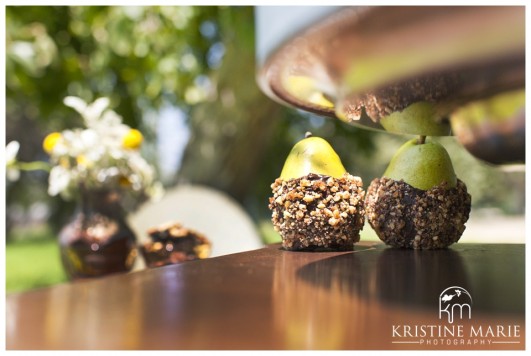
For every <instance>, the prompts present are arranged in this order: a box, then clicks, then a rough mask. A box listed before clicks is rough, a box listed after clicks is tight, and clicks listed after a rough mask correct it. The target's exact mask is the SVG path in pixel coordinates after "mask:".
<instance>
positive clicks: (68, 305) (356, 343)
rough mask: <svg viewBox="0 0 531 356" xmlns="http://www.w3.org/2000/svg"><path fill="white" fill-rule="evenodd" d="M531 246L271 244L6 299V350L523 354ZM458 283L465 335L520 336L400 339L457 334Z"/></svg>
mask: <svg viewBox="0 0 531 356" xmlns="http://www.w3.org/2000/svg"><path fill="white" fill-rule="evenodd" d="M524 250H525V248H524V245H472V244H456V245H454V246H452V248H450V249H448V250H441V251H410V250H397V249H391V248H387V247H384V246H383V245H381V244H372V243H362V244H358V245H356V247H355V251H353V252H341V253H332V252H326V253H324V252H318V253H315V252H314V253H310V252H289V251H284V250H282V249H280V248H279V246H278V245H271V246H268V247H266V248H263V249H259V250H255V251H249V252H244V253H239V254H232V255H226V256H221V257H216V258H211V259H206V260H200V261H192V262H185V263H182V264H179V265H172V266H166V267H161V268H157V269H151V270H143V271H139V272H134V273H129V274H122V275H114V276H110V277H106V278H102V279H98V280H89V281H79V282H74V283H71V284H65V285H59V286H55V287H51V288H46V289H41V290H36V291H32V292H26V293H20V294H11V295H8V296H7V301H6V314H7V320H6V346H7V349H199V350H204V349H253V350H256V349H258V350H261V349H384V350H387V349H446V348H450V349H465V350H467V349H523V348H525V339H524V337H525V312H524V311H525V278H524V269H525V268H524V265H525V258H524ZM451 286H460V287H463V288H465V289H466V290H467V291H468V292H470V295H471V296H472V297H473V301H474V302H473V306H472V318H471V319H470V320H462V321H460V324H462V325H463V327H464V328H465V330H467V329H468V328H469V327H470V326H473V327H474V328H475V330H476V331H477V330H478V328H479V326H482V328H483V332H484V331H485V330H487V328H488V327H489V326H493V327H496V326H498V325H502V326H504V332H505V334H507V332H508V331H509V330H510V327H509V328H507V326H510V325H517V326H518V327H517V330H519V332H518V333H517V334H518V336H515V335H514V334H513V336H512V337H507V336H505V337H502V336H499V335H498V336H497V337H491V335H487V336H488V337H487V338H483V339H485V343H484V344H480V343H479V341H478V344H477V345H472V346H469V345H464V346H463V345H455V344H453V342H455V341H450V343H451V344H450V345H447V344H445V343H446V342H447V341H440V342H438V343H437V344H434V341H433V339H429V338H423V341H422V343H420V341H419V340H420V339H419V338H414V337H413V338H411V337H401V335H399V334H400V331H398V334H396V333H395V334H393V327H395V328H396V327H397V325H398V326H399V327H400V326H403V325H406V324H407V325H443V326H444V325H446V326H448V324H447V323H446V322H445V321H444V320H440V319H439V309H438V298H439V295H440V293H441V292H442V291H443V290H444V289H445V288H447V287H451ZM395 331H396V329H395ZM513 331H514V328H513ZM448 339H449V340H455V339H457V340H458V341H457V342H458V343H459V342H461V339H462V338H457V337H450V338H448ZM465 339H466V338H465ZM475 339H478V337H475ZM487 339H489V340H490V342H489V343H487V341H486V340H487ZM411 340H413V341H414V342H415V343H410V342H408V341H411ZM403 341H406V342H408V343H404V342H403ZM416 341H419V343H417V342H416ZM428 341H431V343H430V344H427V342H428ZM493 341H496V343H493ZM501 342H503V343H501Z"/></svg>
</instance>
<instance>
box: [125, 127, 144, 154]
mask: <svg viewBox="0 0 531 356" xmlns="http://www.w3.org/2000/svg"><path fill="white" fill-rule="evenodd" d="M143 139H144V138H143V137H142V133H141V132H140V131H138V130H136V129H131V130H129V132H128V133H126V134H125V136H124V138H123V140H122V144H123V146H124V147H125V148H130V149H137V148H139V147H140V145H141V144H142V140H143Z"/></svg>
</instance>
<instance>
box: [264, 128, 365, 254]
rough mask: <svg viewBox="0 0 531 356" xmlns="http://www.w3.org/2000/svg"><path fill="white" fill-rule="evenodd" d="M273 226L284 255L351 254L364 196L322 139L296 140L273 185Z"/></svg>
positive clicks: (359, 184) (361, 221)
mask: <svg viewBox="0 0 531 356" xmlns="http://www.w3.org/2000/svg"><path fill="white" fill-rule="evenodd" d="M271 188H272V190H273V196H272V197H270V198H269V209H271V211H272V218H271V220H272V222H273V225H274V228H275V230H276V231H278V232H279V233H280V235H281V237H282V246H283V248H284V249H286V250H309V251H318V250H333V251H334V250H337V251H341V250H351V249H353V247H354V243H356V242H358V241H359V239H360V236H359V232H360V230H361V229H362V228H363V224H364V216H365V209H364V198H365V191H364V190H363V183H362V181H361V178H359V177H355V176H352V175H350V174H349V173H348V172H347V171H346V170H345V167H344V166H343V164H342V163H341V159H340V158H339V156H338V155H337V153H336V152H335V151H334V149H333V148H332V146H330V144H329V143H328V142H327V141H325V140H324V139H322V138H319V137H312V136H311V134H307V135H306V138H304V139H303V140H301V141H299V142H298V143H297V144H295V146H294V147H293V149H292V150H291V152H290V153H289V155H288V157H287V159H286V162H285V164H284V167H283V169H282V172H281V174H280V177H279V178H277V179H276V180H275V182H274V183H273V184H272V185H271Z"/></svg>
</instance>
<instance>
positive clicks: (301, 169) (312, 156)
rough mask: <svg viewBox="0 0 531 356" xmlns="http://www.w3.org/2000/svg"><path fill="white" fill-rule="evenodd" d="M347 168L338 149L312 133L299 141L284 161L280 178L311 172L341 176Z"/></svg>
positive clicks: (294, 176) (292, 177)
mask: <svg viewBox="0 0 531 356" xmlns="http://www.w3.org/2000/svg"><path fill="white" fill-rule="evenodd" d="M346 172H347V170H346V169H345V167H344V166H343V163H341V159H340V158H339V156H338V155H337V153H336V151H334V149H333V148H332V146H330V144H329V143H328V142H326V140H324V139H322V138H320V137H314V136H312V135H311V134H310V133H307V134H306V137H305V138H304V139H303V140H301V141H299V142H297V143H296V144H295V146H293V148H292V149H291V152H290V153H289V155H288V158H287V159H286V162H285V163H284V167H283V168H282V172H281V173H280V178H281V179H284V180H288V179H294V178H300V177H302V176H305V175H307V174H310V173H314V174H322V175H327V176H330V177H334V178H341V177H342V176H343V175H344V174H345V173H346Z"/></svg>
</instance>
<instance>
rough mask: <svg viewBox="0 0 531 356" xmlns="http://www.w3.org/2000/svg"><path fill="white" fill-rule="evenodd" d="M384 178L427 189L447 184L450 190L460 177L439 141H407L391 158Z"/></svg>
mask: <svg viewBox="0 0 531 356" xmlns="http://www.w3.org/2000/svg"><path fill="white" fill-rule="evenodd" d="M384 177H387V178H392V179H394V180H397V181H398V180H401V179H402V180H404V182H406V183H408V184H409V185H411V186H413V187H415V188H417V189H422V190H428V189H430V188H432V187H434V186H436V185H439V184H441V183H442V182H444V181H446V182H447V183H448V185H447V187H448V189H449V188H453V187H455V186H456V185H457V177H456V175H455V172H454V167H453V166H452V161H451V160H450V156H449V155H448V152H446V150H445V149H444V147H443V146H441V145H440V144H438V143H436V142H426V143H419V142H418V141H417V139H416V138H415V139H412V140H410V141H408V142H406V143H405V144H404V145H402V147H400V149H399V150H398V151H397V152H396V154H395V155H394V156H393V158H392V159H391V162H390V163H389V166H388V167H387V170H386V171H385V173H384Z"/></svg>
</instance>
